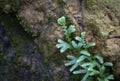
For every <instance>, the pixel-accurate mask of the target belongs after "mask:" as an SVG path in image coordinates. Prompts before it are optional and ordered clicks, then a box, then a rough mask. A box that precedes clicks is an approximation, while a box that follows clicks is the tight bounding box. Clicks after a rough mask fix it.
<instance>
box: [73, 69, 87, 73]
mask: <svg viewBox="0 0 120 81" xmlns="http://www.w3.org/2000/svg"><path fill="white" fill-rule="evenodd" d="M81 73H86V70H84V69H83V70H77V71H73V74H81Z"/></svg>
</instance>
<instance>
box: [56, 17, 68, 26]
mask: <svg viewBox="0 0 120 81" xmlns="http://www.w3.org/2000/svg"><path fill="white" fill-rule="evenodd" d="M57 22H58V24H60V25H62V26H65V25H66V19H65V17H64V16H62V17H60V18H59V19H58V20H57Z"/></svg>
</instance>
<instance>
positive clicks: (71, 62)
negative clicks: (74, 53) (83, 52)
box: [65, 60, 76, 66]
mask: <svg viewBox="0 0 120 81" xmlns="http://www.w3.org/2000/svg"><path fill="white" fill-rule="evenodd" d="M75 63H76V61H75V60H72V61H69V62H68V63H65V66H70V65H73V64H75Z"/></svg>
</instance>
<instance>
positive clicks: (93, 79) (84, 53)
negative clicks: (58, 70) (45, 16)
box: [56, 16, 114, 81]
mask: <svg viewBox="0 0 120 81" xmlns="http://www.w3.org/2000/svg"><path fill="white" fill-rule="evenodd" d="M57 22H58V24H59V25H61V27H62V29H63V32H64V39H58V44H57V45H56V47H57V48H59V49H60V52H61V53H64V52H66V51H67V50H70V51H71V53H73V54H68V55H67V58H68V62H67V63H65V66H69V67H70V72H72V73H73V74H79V75H80V74H81V75H83V77H82V79H81V80H80V81H109V80H111V79H114V77H113V75H112V74H110V73H108V71H107V69H108V67H112V66H113V64H112V63H111V62H105V61H104V59H103V57H101V56H100V55H98V54H93V53H90V51H89V48H90V47H93V46H95V43H94V42H89V43H87V42H86V32H82V33H81V35H80V36H75V37H74V38H71V35H72V33H74V32H75V31H76V29H75V26H74V25H70V26H69V27H68V26H67V25H66V18H65V17H64V16H62V17H60V18H59V19H58V20H57Z"/></svg>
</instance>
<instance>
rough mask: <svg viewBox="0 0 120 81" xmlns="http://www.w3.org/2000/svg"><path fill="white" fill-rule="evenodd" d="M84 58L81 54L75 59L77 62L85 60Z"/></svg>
mask: <svg viewBox="0 0 120 81" xmlns="http://www.w3.org/2000/svg"><path fill="white" fill-rule="evenodd" d="M86 58H87V57H86V56H84V55H82V56H80V57H79V58H78V59H77V62H78V63H79V62H81V61H83V60H85V59H86Z"/></svg>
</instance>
